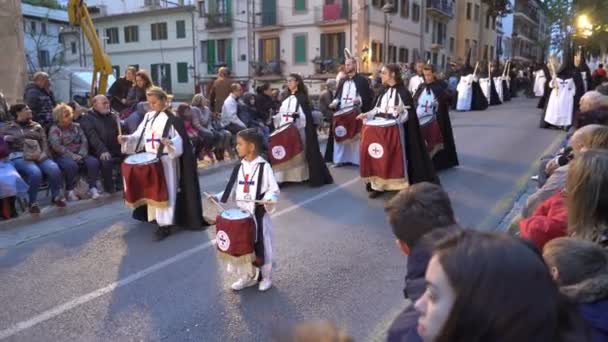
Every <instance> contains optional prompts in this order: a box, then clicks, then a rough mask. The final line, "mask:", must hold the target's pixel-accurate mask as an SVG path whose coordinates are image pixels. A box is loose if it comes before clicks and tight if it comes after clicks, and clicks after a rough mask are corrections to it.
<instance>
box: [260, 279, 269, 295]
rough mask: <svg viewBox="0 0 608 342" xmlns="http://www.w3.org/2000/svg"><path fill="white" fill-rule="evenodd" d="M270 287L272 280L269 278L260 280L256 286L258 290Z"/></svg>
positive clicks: (265, 289) (266, 289)
mask: <svg viewBox="0 0 608 342" xmlns="http://www.w3.org/2000/svg"><path fill="white" fill-rule="evenodd" d="M271 287H272V281H271V280H270V279H267V278H264V279H262V281H261V282H260V285H259V286H258V290H260V291H262V292H264V291H268V290H269V289H270V288H271Z"/></svg>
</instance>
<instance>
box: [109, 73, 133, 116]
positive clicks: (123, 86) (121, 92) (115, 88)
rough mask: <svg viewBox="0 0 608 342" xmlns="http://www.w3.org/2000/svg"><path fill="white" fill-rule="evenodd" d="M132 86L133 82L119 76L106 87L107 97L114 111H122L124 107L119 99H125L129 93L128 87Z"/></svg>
mask: <svg viewBox="0 0 608 342" xmlns="http://www.w3.org/2000/svg"><path fill="white" fill-rule="evenodd" d="M132 87H133V82H131V81H129V80H127V79H126V78H124V77H121V78H119V79H117V80H116V82H114V83H113V84H112V86H111V87H110V89H108V98H110V103H111V104H112V108H113V109H114V110H116V111H122V110H123V109H125V108H126V105H124V104H123V103H122V102H121V100H122V99H126V98H127V95H129V89H131V88H132Z"/></svg>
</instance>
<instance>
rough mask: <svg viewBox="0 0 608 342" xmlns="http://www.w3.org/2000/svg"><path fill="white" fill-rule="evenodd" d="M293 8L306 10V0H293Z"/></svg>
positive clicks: (297, 10)
mask: <svg viewBox="0 0 608 342" xmlns="http://www.w3.org/2000/svg"><path fill="white" fill-rule="evenodd" d="M294 9H295V10H296V12H302V11H306V0H294Z"/></svg>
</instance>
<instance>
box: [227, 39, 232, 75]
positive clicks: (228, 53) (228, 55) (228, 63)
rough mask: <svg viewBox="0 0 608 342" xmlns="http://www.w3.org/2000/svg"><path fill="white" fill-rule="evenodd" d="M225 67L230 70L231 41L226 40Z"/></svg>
mask: <svg viewBox="0 0 608 342" xmlns="http://www.w3.org/2000/svg"><path fill="white" fill-rule="evenodd" d="M226 66H227V67H228V69H232V39H226Z"/></svg>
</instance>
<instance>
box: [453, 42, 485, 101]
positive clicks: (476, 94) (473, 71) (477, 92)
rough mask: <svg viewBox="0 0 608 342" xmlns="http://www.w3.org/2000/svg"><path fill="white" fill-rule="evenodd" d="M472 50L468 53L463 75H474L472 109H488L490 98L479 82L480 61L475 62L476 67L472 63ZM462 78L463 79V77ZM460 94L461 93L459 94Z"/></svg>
mask: <svg viewBox="0 0 608 342" xmlns="http://www.w3.org/2000/svg"><path fill="white" fill-rule="evenodd" d="M471 50H472V49H469V52H468V53H467V59H466V61H465V64H464V66H463V67H462V75H463V77H465V75H466V77H470V76H472V77H471V78H472V81H471V105H470V106H471V110H486V109H488V99H487V98H486V96H485V95H484V93H483V91H482V90H481V86H480V84H479V75H478V67H479V62H478V63H477V64H475V68H473V66H472V65H471ZM461 80H462V79H461ZM459 96H460V95H459Z"/></svg>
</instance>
